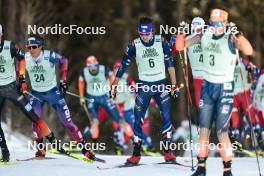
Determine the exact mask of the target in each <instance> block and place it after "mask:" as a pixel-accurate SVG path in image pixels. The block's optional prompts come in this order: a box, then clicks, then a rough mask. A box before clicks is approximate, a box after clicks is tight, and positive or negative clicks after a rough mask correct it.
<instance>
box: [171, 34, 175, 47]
mask: <svg viewBox="0 0 264 176" xmlns="http://www.w3.org/2000/svg"><path fill="white" fill-rule="evenodd" d="M175 43H176V35H173V36H171V38H170V44H171V46H173V45H174V44H175Z"/></svg>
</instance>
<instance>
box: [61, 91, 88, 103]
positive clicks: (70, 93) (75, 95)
mask: <svg viewBox="0 0 264 176" xmlns="http://www.w3.org/2000/svg"><path fill="white" fill-rule="evenodd" d="M66 94H68V95H71V96H74V97H76V98H84V99H85V100H86V101H89V99H88V98H86V97H82V96H80V95H78V94H76V93H72V92H69V91H66Z"/></svg>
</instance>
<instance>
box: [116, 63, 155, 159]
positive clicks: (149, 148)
mask: <svg viewBox="0 0 264 176" xmlns="http://www.w3.org/2000/svg"><path fill="white" fill-rule="evenodd" d="M120 66H121V60H119V59H118V60H116V61H115V63H114V67H113V70H114V74H116V73H117V71H118V69H119V67H120ZM118 85H120V86H122V87H123V88H124V89H126V90H124V91H121V92H118V93H117V94H116V98H115V99H114V100H115V102H116V104H117V105H119V106H120V107H121V108H120V110H121V111H122V113H121V114H123V117H124V119H125V120H126V122H127V123H128V124H129V125H130V126H131V127H132V128H133V126H134V122H135V116H134V106H135V98H134V97H135V93H134V91H135V90H133V88H135V86H136V85H135V82H134V80H133V78H132V77H131V76H130V75H128V73H127V72H125V73H124V74H123V76H122V77H121V78H120V80H119V82H118ZM146 118H148V117H145V119H146ZM146 122H149V121H144V124H143V125H146V124H145V123H146ZM132 135H133V134H132ZM142 142H143V146H142V149H143V152H144V153H145V154H152V155H154V154H155V153H154V152H155V151H154V148H153V144H152V141H151V138H150V136H148V135H147V134H146V133H145V132H144V131H143V139H142Z"/></svg>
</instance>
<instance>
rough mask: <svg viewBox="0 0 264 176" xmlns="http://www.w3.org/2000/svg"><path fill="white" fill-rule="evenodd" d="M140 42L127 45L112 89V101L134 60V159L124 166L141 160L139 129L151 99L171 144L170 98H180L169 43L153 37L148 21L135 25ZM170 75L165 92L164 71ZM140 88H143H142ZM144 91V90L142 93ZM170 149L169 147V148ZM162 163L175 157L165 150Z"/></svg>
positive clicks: (164, 138) (134, 41) (166, 140)
mask: <svg viewBox="0 0 264 176" xmlns="http://www.w3.org/2000/svg"><path fill="white" fill-rule="evenodd" d="M138 33H139V38H137V39H135V40H133V41H132V43H131V44H129V45H128V47H127V51H126V52H125V55H124V57H123V59H122V64H121V66H120V67H119V69H118V71H117V73H116V77H115V80H114V82H113V84H112V87H111V92H110V94H111V97H112V98H114V97H115V95H116V93H117V87H116V86H117V85H118V82H119V80H120V79H121V78H122V76H123V74H124V73H125V71H126V69H127V67H128V65H129V64H130V62H131V61H132V60H133V59H134V58H135V60H136V63H137V67H138V74H139V81H138V85H140V87H138V88H137V89H138V92H137V95H136V100H135V108H134V114H135V122H134V139H133V140H134V151H133V155H132V156H131V157H130V158H128V159H127V161H126V164H127V165H136V164H138V163H139V161H140V158H141V153H140V150H141V145H142V139H143V135H144V134H143V132H142V128H141V125H142V123H143V122H144V117H145V113H146V110H147V108H148V105H149V103H150V99H151V98H152V97H154V99H155V100H156V102H157V104H158V106H159V109H160V114H161V117H162V135H163V141H164V142H165V143H170V141H171V137H172V124H171V117H170V94H171V95H172V96H173V97H177V96H178V95H179V88H178V86H177V84H176V73H175V68H174V64H173V59H172V57H171V49H170V46H169V43H168V42H167V41H166V40H165V39H164V38H163V37H162V36H160V35H154V31H153V22H152V19H150V18H149V17H142V18H140V20H139V24H138ZM166 69H167V70H168V72H169V75H170V79H171V86H170V89H169V90H168V91H167V90H165V88H164V87H165V86H166V85H168V81H167V78H166V74H165V71H166ZM141 86H142V87H141ZM159 86H160V87H163V88H162V89H161V90H157V89H154V88H153V89H151V88H152V87H159ZM143 87H147V90H146V89H143ZM168 146H169V145H168ZM163 150H164V159H165V161H168V162H175V161H176V157H175V156H174V154H173V153H172V152H171V150H170V149H169V148H166V147H164V149H163Z"/></svg>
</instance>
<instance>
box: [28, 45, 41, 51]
mask: <svg viewBox="0 0 264 176" xmlns="http://www.w3.org/2000/svg"><path fill="white" fill-rule="evenodd" d="M38 47H39V46H38V45H30V46H27V49H28V50H32V49H33V50H34V49H37V48H38Z"/></svg>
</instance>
